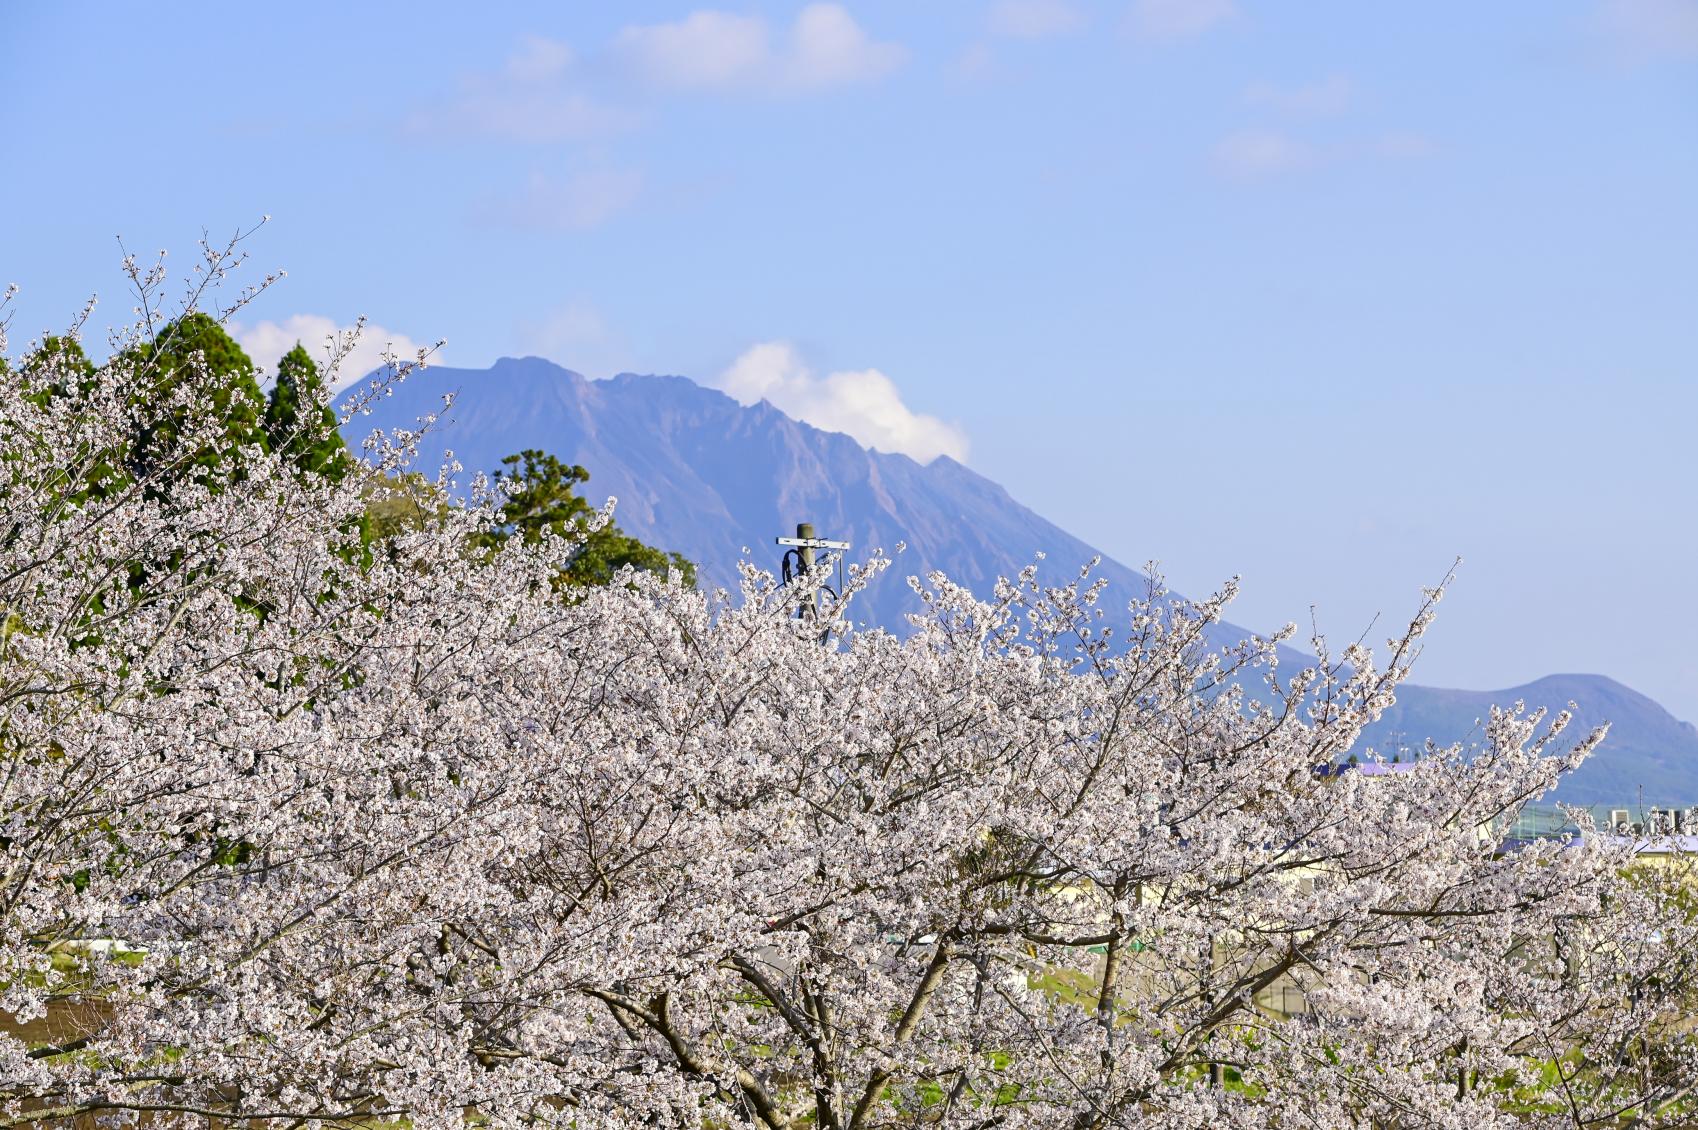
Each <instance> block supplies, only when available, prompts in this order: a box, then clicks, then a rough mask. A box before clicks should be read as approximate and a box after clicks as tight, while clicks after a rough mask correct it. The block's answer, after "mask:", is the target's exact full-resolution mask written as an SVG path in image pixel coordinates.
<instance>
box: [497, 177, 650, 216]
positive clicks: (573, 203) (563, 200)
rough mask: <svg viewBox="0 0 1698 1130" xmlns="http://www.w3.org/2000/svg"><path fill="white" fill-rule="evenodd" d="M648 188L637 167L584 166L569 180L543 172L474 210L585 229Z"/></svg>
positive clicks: (629, 203)
mask: <svg viewBox="0 0 1698 1130" xmlns="http://www.w3.org/2000/svg"><path fill="white" fill-rule="evenodd" d="M642 190H643V174H642V173H640V172H638V171H637V170H635V169H612V168H606V169H584V170H581V171H579V172H575V173H573V174H572V175H571V176H568V177H566V178H565V179H564V180H557V179H555V178H552V177H549V176H547V175H545V174H543V173H540V172H538V173H532V174H531V176H530V179H529V180H528V181H526V182H525V187H524V188H523V189H521V190H520V191H518V192H516V193H513V194H510V195H507V196H500V197H492V198H490V199H487V200H485V201H484V202H483V203H482V204H481V205H479V206H478V207H477V208H476V209H475V213H474V214H475V216H476V218H477V219H479V220H481V221H483V222H485V223H489V224H495V225H498V226H502V227H517V228H526V229H531V230H536V231H552V232H561V231H582V230H584V229H587V228H593V227H597V226H599V225H600V224H603V223H606V222H607V221H608V220H610V219H612V218H613V217H614V216H616V215H618V214H619V213H620V212H623V211H624V210H625V209H626V208H629V207H630V206H631V204H632V203H634V202H635V201H636V199H637V197H638V195H639V194H641V192H642Z"/></svg>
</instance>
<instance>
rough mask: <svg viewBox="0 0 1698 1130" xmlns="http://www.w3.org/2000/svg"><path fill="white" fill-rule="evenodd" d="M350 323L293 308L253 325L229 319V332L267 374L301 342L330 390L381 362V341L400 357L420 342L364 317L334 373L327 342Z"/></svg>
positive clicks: (411, 355)
mask: <svg viewBox="0 0 1698 1130" xmlns="http://www.w3.org/2000/svg"><path fill="white" fill-rule="evenodd" d="M353 328H354V327H352V326H345V325H340V324H338V323H337V322H336V320H335V319H333V318H327V317H325V316H324V315H322V314H295V315H292V316H291V317H288V318H285V319H283V321H281V322H260V323H259V324H258V325H255V326H243V325H241V324H239V323H232V324H231V326H230V335H231V336H232V337H234V338H235V339H236V344H238V345H240V346H241V347H242V351H243V352H244V353H246V354H247V355H248V356H249V357H250V358H252V360H253V363H254V364H255V365H256V366H258V367H259V368H260V369H262V370H264V371H265V372H266V373H268V374H272V373H275V372H276V371H277V362H278V361H279V360H281V359H282V357H283V355H284V354H285V353H287V352H289V350H291V349H293V348H295V344H296V343H297V342H299V343H300V344H301V345H303V346H305V347H306V351H307V352H308V353H310V354H311V355H312V358H313V360H314V361H317V362H318V366H319V371H320V372H321V373H325V375H326V379H328V380H331V381H332V386H331V390H332V391H333V392H340V391H341V390H342V389H344V388H347V387H348V386H349V385H351V384H354V383H355V382H357V381H359V380H361V379H362V378H363V377H365V376H366V374H368V373H370V372H371V371H372V370H373V369H376V368H377V367H378V366H380V365H382V364H383V353H384V347H385V346H387V347H388V348H389V349H390V350H392V351H393V352H394V354H395V356H396V357H397V358H398V359H400V360H402V361H410V360H413V359H415V358H416V357H417V356H418V353H419V349H420V348H421V346H420V343H418V342H416V341H414V340H413V339H412V338H410V337H408V336H407V335H406V334H402V333H395V332H394V331H392V330H387V329H385V328H383V327H382V326H378V325H373V324H372V323H370V322H367V323H366V325H365V328H364V329H363V330H361V331H360V336H359V340H358V341H357V342H356V343H355V344H354V347H353V348H352V349H351V350H349V351H348V352H347V353H346V354H345V355H344V356H343V357H342V359H341V360H340V362H339V363H338V364H337V367H336V372H335V373H334V374H333V375H332V374H330V373H329V372H328V362H329V359H330V342H331V341H332V340H336V341H342V340H345V338H346V336H347V335H348V334H349V333H350V332H351V331H352V330H353ZM431 361H432V363H433V364H435V363H440V361H441V354H439V353H433V354H431Z"/></svg>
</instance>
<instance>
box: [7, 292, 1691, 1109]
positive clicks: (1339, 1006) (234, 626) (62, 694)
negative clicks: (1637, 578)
mask: <svg viewBox="0 0 1698 1130" xmlns="http://www.w3.org/2000/svg"><path fill="white" fill-rule="evenodd" d="M220 270H221V268H220V267H219V265H218V262H216V261H214V262H213V266H212V267H211V268H210V269H209V271H210V273H212V274H218V273H219V272H220ZM138 274H145V272H139V271H138ZM144 282H145V280H144ZM148 285H152V286H156V285H157V280H154V282H153V283H151V284H148ZM153 328H154V327H153V325H152V323H151V321H148V320H145V319H144V324H143V325H142V326H141V327H140V328H139V329H138V331H137V333H136V335H135V336H134V337H133V338H132V339H131V340H129V341H128V342H126V343H119V344H120V346H121V347H115V348H114V349H113V350H112V356H111V358H110V359H109V360H107V361H105V362H103V363H100V364H98V365H93V366H88V367H86V368H79V367H76V366H75V365H73V364H72V363H71V362H70V360H68V359H67V354H66V353H65V352H64V351H58V352H55V351H53V350H42V349H39V348H33V349H26V350H24V351H22V352H20V354H19V355H18V356H16V357H14V358H13V359H12V361H11V363H10V364H9V365H8V366H6V367H5V369H4V370H3V371H0V616H3V618H4V628H3V640H0V772H3V774H4V777H3V784H0V1126H7V1125H19V1124H22V1123H26V1122H31V1123H34V1122H41V1121H44V1120H52V1119H65V1120H68V1119H70V1118H72V1117H74V1116H78V1115H102V1116H112V1117H119V1116H127V1115H130V1114H141V1113H144V1112H145V1113H146V1116H147V1118H148V1119H149V1120H150V1121H151V1122H153V1123H155V1124H164V1123H170V1122H173V1121H179V1122H182V1123H183V1124H191V1123H192V1124H194V1125H202V1124H204V1123H205V1120H206V1119H208V1118H218V1119H221V1120H222V1119H238V1118H242V1119H269V1120H281V1121H274V1122H272V1123H271V1124H272V1125H296V1124H298V1122H297V1120H306V1121H308V1122H310V1123H314V1124H320V1125H323V1124H343V1125H350V1126H351V1125H355V1124H358V1125H364V1126H369V1125H372V1124H375V1123H376V1122H379V1121H386V1120H396V1119H406V1120H407V1121H408V1122H410V1123H411V1124H412V1125H415V1126H418V1127H421V1128H428V1127H438V1126H463V1125H467V1124H469V1123H472V1122H477V1123H480V1124H488V1125H498V1126H516V1125H522V1124H548V1125H560V1126H569V1127H584V1128H589V1127H623V1126H629V1127H637V1126H654V1125H675V1126H688V1127H707V1126H732V1125H749V1126H755V1127H765V1128H767V1130H780V1128H786V1127H802V1126H808V1127H814V1128H818V1130H825V1128H831V1130H864V1128H872V1127H894V1126H927V1127H963V1128H965V1127H991V1126H997V1127H1009V1128H1015V1127H1033V1128H1039V1127H1042V1128H1051V1127H1053V1128H1063V1127H1068V1128H1081V1130H1082V1128H1092V1127H1124V1126H1151V1127H1156V1126H1159V1127H1199V1128H1201V1127H1261V1126H1312V1127H1346V1126H1364V1127H1366V1126H1370V1125H1376V1126H1433V1127H1453V1128H1457V1130H1461V1128H1464V1127H1467V1128H1468V1130H1478V1128H1482V1127H1499V1126H1502V1127H1512V1126H1514V1127H1520V1126H1553V1127H1554V1126H1567V1127H1573V1126H1618V1125H1627V1124H1630V1123H1631V1124H1634V1125H1657V1124H1659V1122H1666V1123H1669V1124H1675V1123H1677V1122H1679V1121H1680V1120H1681V1119H1683V1118H1684V1119H1687V1120H1690V1119H1691V1118H1692V1117H1693V1116H1694V1112H1693V1107H1692V1096H1691V1094H1690V1088H1691V1086H1692V1084H1693V1080H1695V1079H1698V1049H1695V1046H1694V1043H1693V1040H1692V1037H1691V1035H1690V1033H1689V1032H1688V1030H1687V1028H1688V1027H1689V1025H1690V1016H1689V1014H1686V1015H1683V1009H1689V1008H1690V1007H1691V1004H1692V1001H1693V999H1694V997H1693V995H1692V990H1693V984H1694V983H1693V977H1694V974H1695V969H1694V965H1695V961H1698V958H1695V956H1694V955H1695V954H1698V925H1695V922H1694V918H1693V914H1692V912H1691V910H1690V907H1691V903H1692V900H1691V895H1690V892H1689V890H1688V889H1687V888H1685V887H1684V886H1683V885H1682V881H1681V877H1680V876H1679V874H1678V873H1677V872H1676V871H1675V870H1667V871H1664V872H1658V873H1655V874H1648V873H1646V872H1645V871H1644V869H1642V868H1636V867H1635V866H1633V858H1632V856H1631V854H1630V852H1629V849H1628V848H1627V847H1624V846H1621V845H1616V844H1613V843H1612V842H1611V841H1609V840H1608V839H1606V838H1599V837H1589V836H1588V837H1580V838H1577V839H1571V840H1561V841H1559V840H1552V841H1547V842H1538V843H1534V844H1531V845H1523V846H1520V847H1517V848H1515V849H1514V850H1511V849H1509V848H1506V846H1505V845H1504V844H1503V843H1502V842H1501V840H1500V837H1499V836H1498V835H1497V834H1496V830H1497V829H1500V828H1501V827H1503V826H1504V825H1505V824H1506V822H1507V821H1510V820H1512V819H1513V817H1514V816H1515V814H1516V813H1517V812H1518V811H1519V810H1520V808H1521V807H1522V806H1523V805H1525V804H1527V803H1529V802H1530V801H1533V800H1535V799H1537V798H1538V797H1540V796H1541V795H1543V794H1544V793H1546V792H1547V791H1548V790H1549V789H1550V788H1551V787H1552V786H1554V785H1555V784H1556V783H1557V782H1558V781H1559V780H1560V779H1561V777H1562V776H1563V774H1565V773H1567V772H1569V771H1571V770H1572V769H1573V768H1574V767H1575V766H1576V765H1577V764H1578V763H1579V761H1580V760H1581V759H1582V758H1584V757H1585V756H1586V755H1587V754H1588V753H1589V751H1590V750H1591V748H1592V746H1593V745H1594V744H1595V743H1596V741H1597V740H1598V738H1599V735H1590V736H1587V737H1583V738H1581V739H1579V740H1578V741H1574V740H1570V739H1569V738H1568V737H1567V735H1566V734H1565V726H1566V718H1564V717H1558V718H1555V719H1545V718H1544V717H1543V716H1542V715H1540V714H1537V713H1527V712H1524V711H1522V710H1520V709H1519V708H1516V709H1510V710H1506V711H1503V712H1499V713H1496V714H1494V716H1493V717H1492V719H1491V721H1490V724H1489V731H1488V734H1487V737H1486V741H1485V742H1484V744H1483V747H1482V748H1480V749H1479V750H1476V751H1472V752H1470V753H1468V754H1467V755H1465V754H1464V752H1463V751H1461V750H1448V751H1439V752H1436V753H1434V754H1433V755H1432V756H1429V757H1427V758H1424V759H1422V760H1421V761H1419V762H1418V763H1416V764H1415V765H1414V766H1413V767H1411V768H1410V769H1409V770H1408V771H1406V772H1400V773H1396V774H1384V775H1378V776H1370V775H1367V774H1362V773H1349V772H1346V773H1331V772H1323V771H1321V770H1322V769H1323V768H1324V767H1330V766H1333V765H1336V764H1339V763H1341V762H1342V761H1343V760H1344V758H1345V757H1346V756H1347V755H1348V754H1349V752H1350V751H1351V749H1352V747H1353V744H1354V743H1355V741H1356V738H1357V736H1358V734H1359V732H1360V731H1361V729H1362V727H1363V726H1364V725H1365V724H1366V723H1368V722H1369V721H1370V720H1372V719H1373V718H1374V717H1376V716H1377V714H1378V712H1380V711H1381V710H1383V709H1384V708H1385V707H1386V706H1387V705H1389V704H1390V703H1391V701H1392V699H1393V695H1394V694H1395V691H1396V688H1397V685H1398V683H1399V682H1400V681H1401V680H1402V679H1403V678H1404V677H1405V675H1406V674H1407V672H1408V670H1409V666H1410V663H1411V662H1412V661H1413V658H1414V655H1415V652H1416V650H1417V646H1418V641H1419V639H1420V637H1421V635H1422V633H1423V632H1424V631H1425V630H1426V628H1427V626H1428V623H1429V621H1430V619H1431V616H1432V611H1433V609H1432V605H1433V603H1434V602H1436V600H1437V596H1438V594H1437V593H1436V592H1435V593H1433V594H1429V599H1428V600H1427V602H1426V603H1425V604H1424V606H1423V607H1422V608H1421V610H1420V612H1419V614H1418V615H1417V616H1416V617H1415V619H1414V621H1413V623H1412V624H1411V625H1410V627H1409V629H1408V631H1407V632H1406V633H1404V634H1403V635H1402V636H1401V637H1400V638H1398V639H1395V640H1392V641H1389V643H1388V646H1387V648H1386V649H1385V650H1384V651H1382V652H1380V653H1379V654H1377V655H1376V654H1375V653H1373V652H1370V650H1369V649H1367V648H1364V647H1360V646H1353V647H1351V648H1348V649H1346V650H1345V651H1343V652H1342V653H1340V654H1337V655H1333V654H1332V653H1330V652H1329V650H1328V649H1327V647H1326V645H1325V643H1324V641H1321V640H1316V641H1314V645H1315V650H1316V653H1317V656H1318V658H1316V659H1315V660H1314V661H1312V662H1310V663H1308V664H1306V665H1305V666H1303V668H1302V669H1301V670H1291V664H1290V663H1289V662H1288V661H1284V660H1282V658H1281V657H1282V655H1288V654H1290V653H1289V652H1286V651H1284V650H1282V645H1283V644H1284V642H1285V640H1286V638H1287V634H1286V633H1280V634H1277V635H1275V636H1274V637H1271V638H1251V639H1248V640H1245V641H1242V642H1240V643H1238V644H1235V645H1231V646H1228V647H1225V648H1220V647H1218V646H1211V645H1210V644H1209V642H1208V641H1209V639H1210V638H1212V636H1211V635H1210V628H1211V626H1213V625H1215V624H1217V623H1218V622H1219V620H1220V617H1221V614H1222V611H1223V609H1224V608H1225V606H1226V604H1227V602H1228V601H1229V600H1230V599H1231V595H1232V592H1231V587H1230V586H1228V587H1227V588H1226V589H1225V590H1224V591H1223V592H1221V593H1219V594H1217V595H1215V596H1213V597H1211V598H1209V599H1207V600H1203V601H1197V602H1192V601H1186V600H1182V599H1179V598H1176V597H1173V596H1171V595H1170V594H1168V593H1166V592H1164V591H1163V590H1162V589H1161V588H1160V587H1159V586H1157V585H1152V587H1151V590H1150V592H1149V593H1148V594H1147V595H1146V596H1145V597H1144V598H1142V599H1140V600H1138V601H1135V602H1133V603H1132V605H1131V606H1130V607H1127V608H1108V607H1104V602H1103V601H1102V600H1101V590H1100V589H1099V588H1097V587H1095V586H1093V585H1092V583H1091V582H1090V581H1089V578H1088V576H1086V575H1085V574H1083V573H1082V574H1081V576H1080V578H1079V580H1078V581H1077V582H1075V583H1073V584H1071V585H1067V586H1062V587H1047V586H1044V585H1042V584H1040V583H1039V582H1038V580H1037V578H1036V574H1035V573H1034V572H1033V571H1031V570H1028V571H1027V572H1025V573H1024V574H1022V575H1020V576H1018V577H1014V578H1010V579H1008V580H1005V581H1003V582H1001V583H1000V584H999V585H998V586H997V587H996V588H995V590H994V591H993V592H991V593H988V594H983V595H982V596H975V595H974V594H972V593H970V592H968V591H966V590H965V589H963V588H961V587H960V586H958V585H955V584H952V583H951V582H950V581H949V580H948V579H947V578H944V577H942V576H932V577H927V578H924V579H920V580H917V581H916V582H915V589H916V592H917V604H916V606H917V607H918V608H919V609H920V611H919V612H918V613H916V615H915V616H914V617H913V623H912V625H911V631H909V632H908V633H907V634H905V635H897V634H892V633H887V632H884V631H851V630H850V629H848V628H847V627H845V626H843V625H841V624H822V623H821V622H819V621H818V620H803V619H798V618H796V617H795V616H794V615H793V613H794V609H795V608H796V606H797V600H798V589H801V590H806V589H807V587H808V586H810V585H813V584H817V583H818V582H819V580H820V578H818V577H804V578H801V579H800V580H799V581H797V582H795V583H794V584H793V585H791V586H789V587H785V586H783V585H780V584H779V583H778V582H776V581H775V580H774V579H773V578H772V577H771V576H770V575H768V574H766V573H763V572H761V571H759V570H757V569H754V568H753V567H748V568H746V569H745V572H744V577H743V583H742V586H741V588H740V591H738V592H736V593H725V592H714V593H703V592H696V591H693V590H687V589H684V588H682V587H680V586H678V585H677V584H675V583H674V584H668V583H667V582H665V581H663V580H658V579H655V578H652V577H647V576H644V575H639V574H634V573H633V574H629V575H627V576H626V577H624V578H623V579H622V580H621V581H620V583H616V584H612V585H609V586H606V587H604V588H598V589H591V590H575V591H573V592H572V593H571V594H569V595H568V596H562V595H560V594H558V593H557V591H556V588H555V586H554V585H552V584H551V578H552V577H553V575H554V572H555V570H556V569H557V568H558V566H559V564H560V562H561V561H562V560H563V559H565V557H566V556H568V555H569V554H570V553H571V552H572V545H571V544H569V543H567V542H565V541H562V540H561V539H559V538H554V537H544V538H542V539H541V540H540V541H539V542H538V543H536V544H529V545H528V544H525V543H524V540H523V539H518V538H513V539H508V540H507V541H506V542H505V543H504V544H503V545H501V546H500V547H499V548H496V549H490V548H488V543H487V541H480V540H479V539H478V538H477V535H478V533H479V532H480V531H483V530H486V529H488V528H489V526H490V524H491V523H492V522H494V521H495V520H496V514H497V511H496V501H497V500H496V499H494V498H492V497H491V496H490V495H489V493H488V492H487V491H482V490H478V489H474V490H473V491H472V501H470V502H468V503H465V504H448V503H446V502H444V503H441V504H439V505H427V506H420V507H415V508H414V510H413V511H412V513H413V514H414V516H415V517H414V520H413V521H411V522H409V523H405V524H403V525H402V526H401V527H400V528H398V529H393V530H386V531H385V532H384V533H383V534H382V536H374V534H373V532H372V529H371V526H370V523H369V521H367V516H368V515H369V514H370V512H371V510H372V508H373V506H374V504H375V503H378V502H381V501H382V500H383V499H384V498H386V497H389V496H391V495H400V494H404V493H406V492H409V491H415V490H416V489H417V488H415V487H411V486H408V485H407V484H406V483H405V481H404V480H402V479H401V478H398V477H397V476H396V475H395V474H394V472H395V471H397V470H398V469H399V468H401V467H402V466H403V465H404V463H405V460H406V457H407V447H406V445H407V441H408V438H409V437H406V436H399V437H396V436H390V437H381V436H380V437H378V439H377V440H376V441H375V443H374V445H373V446H372V447H371V449H370V450H369V452H368V462H367V464H366V469H365V470H364V471H363V472H361V473H356V474H353V475H349V476H347V477H345V478H342V479H338V480H334V481H333V480H331V479H327V478H320V477H317V476H314V475H311V474H302V473H300V471H299V470H298V469H297V468H293V467H291V466H290V465H289V464H288V463H287V462H286V461H283V460H280V459H278V458H277V457H275V456H274V455H272V454H270V453H268V452H266V451H264V450H261V449H260V448H259V447H257V446H251V447H245V448H239V449H234V450H224V449H221V448H220V447H219V443H218V436H219V434H220V428H221V426H222V421H221V420H220V419H219V417H218V415H217V413H216V412H215V411H213V410H211V408H210V407H209V406H210V405H212V404H213V401H214V398H213V396H212V395H211V393H212V391H213V389H212V384H213V382H215V381H216V379H217V378H216V377H214V376H213V375H211V374H207V373H198V374H197V373H195V372H193V371H192V367H191V371H190V372H188V373H187V374H181V373H180V374H178V375H177V377H176V378H175V379H174V382H173V383H172V385H171V387H169V388H160V387H157V380H156V377H157V375H156V374H155V373H153V372H152V371H151V370H150V368H149V362H148V359H147V351H146V349H145V344H146V341H147V339H148V335H149V333H150V332H152V330H153ZM138 346H140V347H142V348H137V347H138ZM381 392H382V389H381V387H379V388H377V389H376V390H374V395H380V394H381ZM167 418H168V419H170V420H171V421H172V422H173V427H172V428H171V429H169V436H170V440H169V442H170V444H171V447H170V449H169V451H168V453H167V455H166V456H165V457H162V458H161V457H156V458H154V459H153V460H151V461H150V462H149V463H148V464H147V465H146V466H131V465H129V464H127V463H126V461H125V452H126V451H127V450H128V445H130V444H131V443H132V441H133V437H134V436H136V435H138V434H154V433H158V432H159V424H160V421H161V420H163V419H167ZM150 429H152V431H151V432H150ZM208 451H212V452H214V453H215V454H214V456H213V457H211V458H210V459H209V458H208V456H207V452H208ZM191 464H192V465H193V467H194V473H188V472H187V469H188V468H189V467H190V466H191ZM409 497H411V496H409ZM444 497H446V496H444ZM884 567H885V563H884V562H882V561H880V560H878V559H876V558H875V559H874V560H873V561H871V562H870V563H868V564H866V565H864V566H861V567H858V568H856V569H853V570H852V571H851V572H852V575H853V579H852V583H851V585H850V586H849V587H850V589H851V592H850V593H849V594H848V601H849V603H850V604H851V606H852V603H853V599H854V596H853V593H854V590H855V589H856V587H857V586H860V585H864V584H865V583H867V582H869V581H870V580H871V578H872V577H874V576H875V575H876V574H877V573H878V572H879V571H880V570H881V569H883V568H884ZM1276 993H1277V994H1279V996H1278V999H1279V1000H1280V1001H1281V1002H1287V1003H1285V1004H1280V1005H1278V1006H1275V1005H1274V1004H1272V1003H1270V1002H1272V1001H1273V1000H1274V994H1276ZM1293 1001H1295V1002H1297V1003H1295V1004H1290V1003H1289V1002H1293ZM66 1124H68V1122H67V1123H66Z"/></svg>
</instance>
